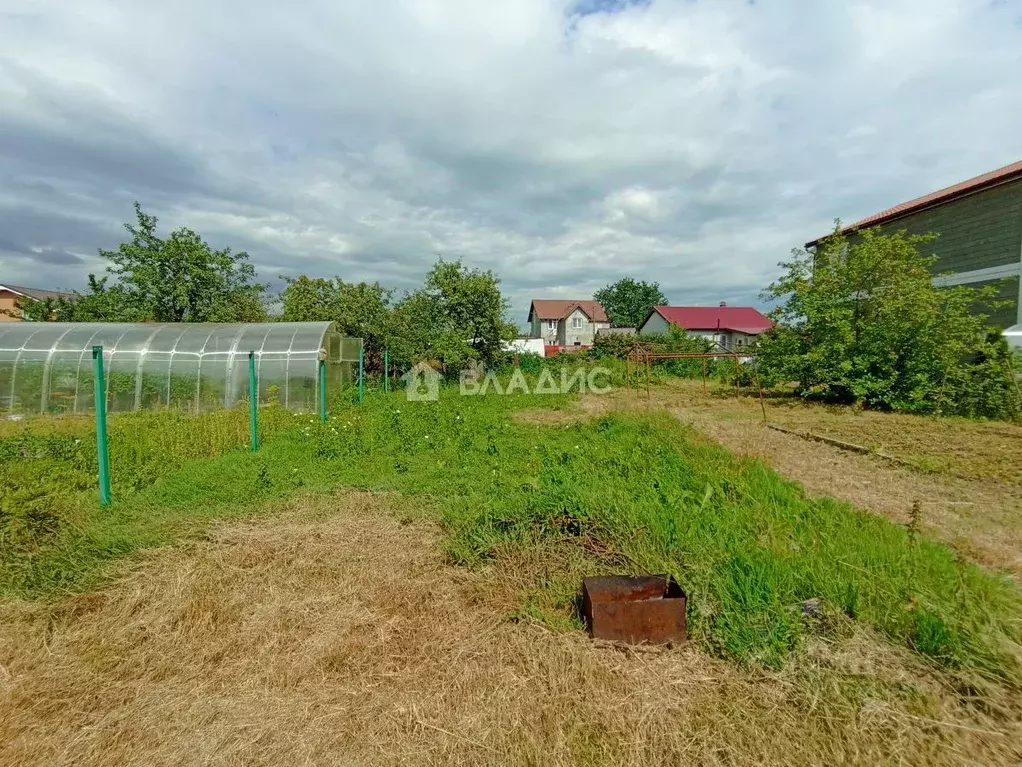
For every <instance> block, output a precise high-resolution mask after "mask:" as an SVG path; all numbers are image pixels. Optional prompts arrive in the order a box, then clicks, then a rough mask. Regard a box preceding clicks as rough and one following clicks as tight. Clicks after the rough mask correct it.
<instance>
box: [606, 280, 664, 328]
mask: <svg viewBox="0 0 1022 767" xmlns="http://www.w3.org/2000/svg"><path fill="white" fill-rule="evenodd" d="M593 298H595V299H596V300H597V301H599V302H600V304H601V305H602V306H603V309H604V311H606V312H607V317H608V318H609V319H610V324H611V325H612V326H614V327H616V328H637V327H638V326H639V325H640V324H641V323H642V321H643V320H644V319H646V315H647V314H649V313H650V312H651V311H652V310H653V307H654V306H665V305H666V304H667V296H665V295H664V293H663V291H662V290H660V283H658V282H637V281H636V280H634V279H632V278H631V277H625V278H624V279H620V280H618V281H617V282H613V283H611V284H610V285H607V286H606V287H604V288H602V289H600V290H598V291H596V293H594V294H593Z"/></svg>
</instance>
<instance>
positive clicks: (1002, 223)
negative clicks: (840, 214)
mask: <svg viewBox="0 0 1022 767" xmlns="http://www.w3.org/2000/svg"><path fill="white" fill-rule="evenodd" d="M870 227H878V228H880V230H881V231H887V232H896V231H899V230H905V231H906V232H908V233H909V234H927V233H930V232H932V233H934V234H936V235H938V236H937V239H936V240H934V241H933V242H930V243H927V244H926V245H924V246H923V251H922V252H923V253H924V254H927V255H933V256H936V257H937V260H936V262H935V264H934V265H933V267H932V269H933V274H934V283H936V284H938V285H971V286H975V287H980V286H983V285H992V284H997V285H998V286H999V294H998V297H997V298H998V300H999V301H1003V302H1005V304H1006V305H1005V306H1004V308H1002V309H999V310H997V311H996V312H994V314H993V315H992V316H991V318H990V319H991V322H993V324H995V325H997V326H999V327H1001V328H1006V327H1009V326H1012V325H1022V162H1016V163H1012V164H1011V165H1005V166H1004V167H1003V168H998V169H997V170H993V171H990V172H989V173H984V174H983V175H981V176H976V177H975V178H971V179H968V180H967V181H962V182H961V183H959V184H954V185H953V186H949V187H947V188H945V189H940V190H938V191H936V192H932V193H930V194H927V195H923V196H922V197H917V198H916V199H914V200H909V201H908V202H903V203H901V204H900V205H895V206H894V207H893V208H888V209H887V210H884V211H881V212H880V213H874V214H873V215H871V216H868V217H866V218H864V219H862V220H861V221H857V222H856V223H854V224H851V225H850V226H846V227H845V228H844V229H843V230H842V233H844V234H845V235H848V236H851V237H854V236H855V233H856V232H858V231H860V230H862V229H867V228H870ZM823 239H824V238H823V237H820V238H818V239H816V240H813V241H812V242H809V243H806V247H807V248H815V247H816V246H817V245H819V243H820V242H821V241H822V240H823Z"/></svg>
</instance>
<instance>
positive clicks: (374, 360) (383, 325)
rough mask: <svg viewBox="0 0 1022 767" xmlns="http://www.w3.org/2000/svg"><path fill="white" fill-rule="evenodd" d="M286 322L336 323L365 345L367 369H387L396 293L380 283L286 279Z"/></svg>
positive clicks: (340, 328) (284, 307)
mask: <svg viewBox="0 0 1022 767" xmlns="http://www.w3.org/2000/svg"><path fill="white" fill-rule="evenodd" d="M283 280H284V282H285V287H284V291H283V292H282V293H281V295H280V298H281V303H282V312H281V316H280V319H281V320H282V321H284V322H334V323H336V324H337V329H338V330H339V331H340V332H341V333H342V334H343V335H345V336H348V337H351V338H361V339H363V341H364V342H365V350H366V369H367V370H382V369H383V349H384V347H386V346H387V345H388V343H390V332H391V327H390V323H391V318H390V302H391V297H392V296H393V293H394V292H393V291H392V290H388V289H387V288H384V287H382V286H381V285H380V284H379V283H378V282H373V283H368V282H358V283H355V282H345V281H344V280H342V279H341V278H340V277H335V278H333V279H323V278H320V277H307V276H305V275H304V274H303V275H301V276H300V277H293V278H292V277H283Z"/></svg>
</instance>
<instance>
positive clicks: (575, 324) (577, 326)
mask: <svg viewBox="0 0 1022 767" xmlns="http://www.w3.org/2000/svg"><path fill="white" fill-rule="evenodd" d="M571 327H572V328H573V329H574V330H581V329H582V318H581V317H572V318H571Z"/></svg>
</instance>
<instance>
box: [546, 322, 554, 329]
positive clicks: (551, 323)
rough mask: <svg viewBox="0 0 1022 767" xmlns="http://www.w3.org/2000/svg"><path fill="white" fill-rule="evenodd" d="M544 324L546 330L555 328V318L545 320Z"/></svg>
mask: <svg viewBox="0 0 1022 767" xmlns="http://www.w3.org/2000/svg"><path fill="white" fill-rule="evenodd" d="M546 326H547V329H548V330H557V320H547V323H546Z"/></svg>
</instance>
